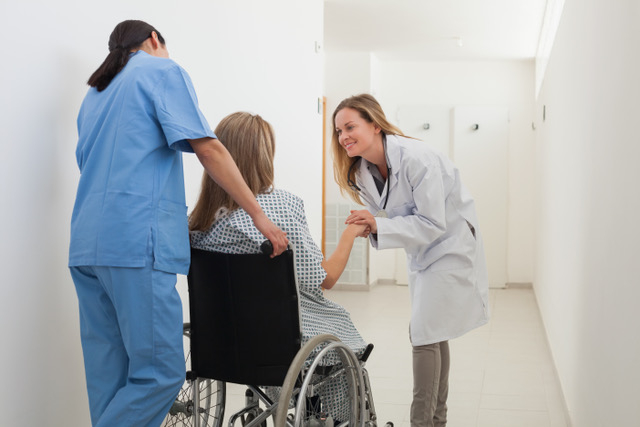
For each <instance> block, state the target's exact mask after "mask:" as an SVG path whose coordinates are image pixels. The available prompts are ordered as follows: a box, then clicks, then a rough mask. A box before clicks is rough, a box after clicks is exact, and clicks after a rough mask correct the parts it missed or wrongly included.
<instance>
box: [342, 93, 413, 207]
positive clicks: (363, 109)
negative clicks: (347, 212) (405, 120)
mask: <svg viewBox="0 0 640 427" xmlns="http://www.w3.org/2000/svg"><path fill="white" fill-rule="evenodd" d="M345 108H351V109H352V110H356V111H357V112H358V113H359V114H360V117H362V118H363V119H364V120H366V121H367V122H369V123H373V124H374V125H376V126H378V127H379V128H380V129H381V130H382V133H384V134H385V135H401V136H405V135H404V133H402V131H401V130H400V129H399V128H398V127H397V126H395V125H393V124H391V123H389V121H388V120H387V117H386V116H385V114H384V111H383V110H382V107H381V106H380V104H379V103H378V101H377V100H376V99H375V98H374V97H373V96H372V95H369V94H368V93H362V94H360V95H354V96H351V97H349V98H346V99H343V100H342V102H340V104H338V106H337V107H336V109H335V111H334V112H333V117H332V127H333V132H332V135H331V152H332V153H333V178H334V179H335V181H336V183H337V184H338V186H339V187H340V192H341V193H342V194H343V195H345V194H346V195H347V196H349V197H350V198H351V199H352V200H353V201H354V202H356V203H358V204H360V205H362V204H363V203H362V200H360V196H359V194H358V192H357V191H354V190H353V189H352V188H351V187H350V186H349V181H348V179H347V174H348V173H349V168H350V167H351V164H352V163H353V162H354V161H356V160H357V159H352V158H351V157H349V156H348V155H347V152H346V151H345V149H344V148H343V147H342V146H341V145H340V141H339V139H338V131H337V130H336V115H337V114H338V113H339V112H340V110H343V109H345ZM355 173H356V168H353V169H351V174H350V176H349V179H351V180H352V181H353V182H355V181H356V179H355Z"/></svg>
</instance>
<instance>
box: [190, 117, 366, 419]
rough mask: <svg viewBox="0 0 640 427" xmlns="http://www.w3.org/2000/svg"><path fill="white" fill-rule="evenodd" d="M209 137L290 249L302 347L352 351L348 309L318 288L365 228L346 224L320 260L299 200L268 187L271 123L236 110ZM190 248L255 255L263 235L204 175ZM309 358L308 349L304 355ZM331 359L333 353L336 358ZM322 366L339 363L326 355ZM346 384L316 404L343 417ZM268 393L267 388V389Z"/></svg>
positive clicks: (354, 337) (356, 337) (339, 267)
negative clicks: (325, 339) (334, 343)
mask: <svg viewBox="0 0 640 427" xmlns="http://www.w3.org/2000/svg"><path fill="white" fill-rule="evenodd" d="M215 134H216V135H217V136H218V139H219V140H220V141H221V142H222V144H223V145H224V146H225V147H226V148H227V150H228V151H229V153H230V154H231V156H232V157H233V159H234V161H235V162H236V163H237V165H238V168H239V170H240V172H241V174H242V177H243V178H244V180H245V181H246V182H247V184H248V186H249V188H250V189H251V190H252V191H253V193H254V194H255V195H256V199H257V200H258V203H259V204H260V206H261V207H262V209H263V210H264V212H265V213H266V215H267V216H268V217H269V218H270V219H271V221H273V222H274V223H275V224H276V225H277V226H278V227H280V228H281V229H282V230H283V231H285V232H286V233H287V238H288V239H289V245H290V247H291V248H292V249H293V252H294V257H295V258H294V259H295V265H296V274H297V279H298V287H299V293H300V315H301V321H302V344H303V345H304V343H305V342H307V341H309V340H310V339H311V338H313V337H315V336H317V335H320V334H332V335H335V336H336V337H337V338H339V339H340V340H341V341H342V342H343V343H345V344H346V345H347V346H348V347H350V348H351V349H352V350H353V351H354V353H355V354H356V355H357V356H360V355H362V353H363V352H364V351H365V348H366V346H367V344H366V343H365V341H364V340H363V339H362V337H361V336H360V334H359V333H358V331H357V330H356V328H355V326H354V325H353V322H352V321H351V317H350V315H349V313H348V312H347V311H346V310H345V309H344V308H343V307H342V306H340V305H338V304H336V303H334V302H332V301H330V300H328V299H326V298H325V297H324V295H323V289H331V288H332V287H333V285H334V284H335V283H336V281H337V280H338V278H339V277H340V275H341V274H342V272H343V270H344V268H345V266H346V264H347V261H348V258H349V254H350V252H351V248H352V247H353V242H354V240H355V238H356V237H367V236H368V234H369V232H368V229H367V228H366V227H364V226H360V225H355V224H352V225H349V226H347V228H346V229H345V230H344V232H343V233H342V236H341V238H340V241H339V243H338V245H337V247H336V250H335V251H334V253H333V254H332V255H331V256H330V257H329V258H327V259H324V257H323V255H322V252H321V251H320V249H319V248H318V246H317V245H316V244H315V242H314V241H313V239H312V237H311V234H310V231H309V227H308V225H307V220H306V215H305V211H304V206H303V201H302V199H300V198H299V197H297V196H295V195H293V194H291V193H289V192H287V191H285V190H281V189H275V188H273V178H274V167H273V159H274V152H275V138H274V133H273V129H272V127H271V125H270V124H269V123H268V122H266V121H265V120H263V119H262V118H261V117H260V116H258V115H252V114H249V113H244V112H238V113H233V114H231V115H229V116H227V117H225V118H224V119H223V120H222V121H221V122H220V124H219V125H218V127H217V128H216V129H215ZM189 228H190V230H191V246H192V247H194V248H198V249H203V250H209V251H216V252H225V253H259V252H260V245H261V243H262V242H263V241H264V240H265V238H264V236H263V235H262V233H260V232H259V231H258V229H257V228H256V227H255V226H254V225H253V222H252V221H251V218H250V217H249V215H248V214H247V213H246V212H245V211H244V210H243V209H241V208H240V207H239V206H238V205H237V203H236V202H235V201H234V200H233V199H232V198H231V197H230V196H229V195H228V194H227V193H226V192H225V191H224V190H223V189H222V188H221V187H220V186H218V184H216V183H215V182H214V181H213V180H212V179H211V178H210V177H209V175H208V174H207V173H206V171H205V172H204V174H203V178H202V187H201V193H200V196H199V198H198V201H197V203H196V206H195V208H194V209H193V212H192V214H191V216H190V219H189ZM314 356H315V355H314V354H312V355H311V356H310V358H309V359H307V360H310V359H311V358H312V357H314ZM335 358H336V359H337V357H335ZM327 363H328V364H331V363H338V360H334V361H331V360H328V361H327ZM345 387H346V384H342V383H341V382H339V381H333V382H330V383H329V385H328V386H327V387H326V388H325V390H322V391H320V392H319V394H320V399H321V401H322V402H323V405H326V407H328V408H331V409H330V410H329V412H330V414H329V415H331V416H332V417H333V419H334V420H345V419H348V415H347V414H345V410H348V408H346V405H343V404H342V403H341V401H342V400H344V396H343V395H342V394H343V389H344V388H345ZM271 391H273V390H271Z"/></svg>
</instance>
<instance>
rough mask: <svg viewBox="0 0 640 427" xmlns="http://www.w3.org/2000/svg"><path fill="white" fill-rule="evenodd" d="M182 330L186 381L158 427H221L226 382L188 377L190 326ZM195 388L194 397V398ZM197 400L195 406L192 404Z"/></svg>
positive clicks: (186, 325)
mask: <svg viewBox="0 0 640 427" xmlns="http://www.w3.org/2000/svg"><path fill="white" fill-rule="evenodd" d="M183 331H184V332H183V336H184V348H185V349H187V351H186V357H185V363H186V369H187V379H186V381H185V383H184V384H183V385H182V389H180V392H179V393H178V397H176V400H175V401H174V402H173V405H171V408H170V409H169V413H168V414H167V415H166V417H165V419H164V421H163V422H162V424H161V426H162V427H174V426H185V427H191V426H197V427H205V426H206V427H220V426H221V425H222V420H223V417H224V405H225V398H226V387H225V383H224V382H223V381H216V380H210V379H206V378H190V376H191V375H190V373H191V351H189V350H188V349H189V346H190V343H189V338H190V336H191V335H190V334H191V327H190V324H189V323H185V324H184V325H183ZM196 388H197V391H198V393H197V395H198V396H197V398H196V397H195V394H196V393H195V391H196ZM196 401H197V404H195V403H194V402H196Z"/></svg>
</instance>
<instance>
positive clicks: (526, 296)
mask: <svg viewBox="0 0 640 427" xmlns="http://www.w3.org/2000/svg"><path fill="white" fill-rule="evenodd" d="M326 295H327V297H328V298H331V299H332V300H334V301H336V302H338V303H340V304H342V305H343V306H344V307H345V308H347V310H349V311H350V312H351V316H352V319H353V321H354V323H355V324H356V327H357V328H358V329H359V330H360V332H361V334H362V336H363V337H364V338H365V340H366V341H369V342H372V343H373V344H374V345H375V349H374V351H373V353H372V355H371V357H370V358H369V361H368V362H367V366H366V367H367V370H368V371H369V376H370V380H371V387H372V390H373V396H374V402H375V405H376V409H377V412H378V420H379V423H378V425H384V422H386V421H393V423H394V425H395V426H396V427H408V426H409V406H410V403H411V387H412V373H411V369H412V368H411V345H410V344H409V338H408V324H409V296H408V288H407V287H406V286H395V285H380V286H375V287H373V288H372V290H371V291H370V292H359V291H345V290H339V291H329V292H328V293H327V294H326ZM489 297H490V300H489V303H490V308H491V321H490V322H489V324H487V325H485V326H483V327H481V328H479V329H477V330H474V331H472V332H470V333H468V334H466V335H465V336H463V337H461V338H458V339H455V340H452V341H451V342H450V348H451V373H450V386H449V389H450V392H449V402H448V406H449V415H448V419H449V421H448V423H447V426H448V427H503V426H504V427H529V426H531V427H566V426H567V423H566V422H565V418H564V410H563V403H562V395H561V391H560V388H559V385H558V383H557V380H556V376H555V373H554V372H555V371H554V367H553V364H552V362H551V357H550V354H549V349H548V347H547V343H546V339H545V335H544V330H543V327H542V322H541V320H540V316H539V312H538V307H537V305H536V301H535V297H534V295H533V291H532V290H531V289H522V288H515V289H495V290H491V291H490V296H489ZM227 393H228V398H227V409H228V410H227V414H229V413H231V412H233V409H235V408H240V405H241V403H242V402H243V399H244V398H243V396H244V388H243V387H241V386H237V385H233V384H229V385H228V391H227Z"/></svg>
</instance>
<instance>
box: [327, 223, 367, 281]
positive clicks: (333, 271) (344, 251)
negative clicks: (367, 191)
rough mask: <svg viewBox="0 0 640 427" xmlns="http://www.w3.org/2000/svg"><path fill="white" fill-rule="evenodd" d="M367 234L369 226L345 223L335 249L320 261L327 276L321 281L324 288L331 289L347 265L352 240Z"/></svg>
mask: <svg viewBox="0 0 640 427" xmlns="http://www.w3.org/2000/svg"><path fill="white" fill-rule="evenodd" d="M368 235H369V227H368V226H366V225H358V224H349V225H347V228H345V230H344V231H343V232H342V235H341V236H340V241H339V242H338V246H337V247H336V250H335V251H333V253H332V254H331V256H330V257H329V258H327V259H325V260H324V261H322V267H323V268H324V269H325V271H326V272H327V277H325V279H324V281H323V282H322V287H323V288H324V289H331V288H332V287H333V285H335V284H336V282H337V281H338V279H339V278H340V275H341V274H342V272H343V271H344V268H345V267H346V265H347V261H349V255H350V254H351V248H353V242H354V241H355V239H356V237H367V236H368Z"/></svg>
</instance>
